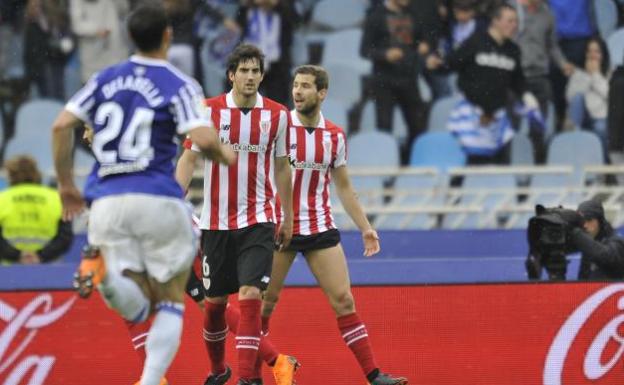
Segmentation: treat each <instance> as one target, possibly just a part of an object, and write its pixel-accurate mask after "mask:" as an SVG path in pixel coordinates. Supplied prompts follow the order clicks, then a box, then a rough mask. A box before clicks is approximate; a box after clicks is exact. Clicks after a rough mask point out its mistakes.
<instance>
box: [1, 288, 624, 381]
mask: <svg viewBox="0 0 624 385" xmlns="http://www.w3.org/2000/svg"><path fill="white" fill-rule="evenodd" d="M354 293H355V296H356V301H357V309H358V312H359V313H360V315H361V317H362V318H363V319H364V321H365V322H366V323H367V327H368V330H369V335H370V337H371V341H372V344H373V347H374V349H375V353H376V356H377V361H378V364H379V366H380V367H381V368H382V370H384V371H388V372H390V373H393V374H398V375H403V376H406V377H408V378H409V381H410V384H440V385H447V384H448V385H457V384H462V385H471V384H475V385H476V384H486V385H490V384H491V385H494V384H496V385H505V384H509V385H518V384H531V385H539V384H543V385H584V384H592V385H607V384H622V383H624V360H622V355H623V354H624V327H623V326H622V325H623V324H624V284H611V285H608V284H604V283H591V284H587V283H585V284H583V283H562V284H513V285H489V284H488V285H453V286H409V287H407V286H406V287H360V288H355V289H354ZM201 318H202V317H201V313H200V311H199V310H198V308H197V307H196V306H195V305H194V304H193V303H191V302H189V303H187V312H186V316H185V325H184V326H185V330H184V335H183V341H182V345H181V347H180V351H179V354H178V356H177V357H176V360H175V362H174V364H173V366H172V368H171V370H170V371H169V373H168V375H167V377H168V379H169V381H170V383H171V384H172V385H189V384H191V385H192V384H197V385H199V384H202V383H203V381H204V379H205V376H206V374H207V372H208V370H209V368H208V360H207V356H206V352H205V349H204V346H203V341H202V337H201V336H202V332H201V329H202V319H201ZM271 338H272V340H273V341H274V343H275V345H276V346H277V347H278V348H279V349H280V350H281V351H282V352H285V353H288V354H293V355H295V356H296V357H297V358H298V359H299V360H300V361H301V363H302V364H303V367H302V368H301V369H300V372H299V373H298V377H297V383H298V384H299V385H318V384H323V385H338V384H341V385H344V384H362V385H364V384H366V380H365V378H364V377H363V375H362V373H361V372H360V370H359V368H358V366H357V364H356V362H355V359H354V358H353V357H352V356H351V352H350V351H349V350H348V349H347V348H346V347H345V346H344V343H343V342H342V340H341V338H340V335H339V332H338V330H337V328H336V321H335V318H334V316H333V314H332V311H331V309H330V307H329V305H328V304H327V301H326V299H325V297H324V295H323V294H322V293H321V291H320V290H319V289H316V288H290V289H287V290H286V291H285V292H284V293H283V296H282V300H281V302H280V304H279V307H278V309H277V312H276V315H275V317H274V319H273V320H272V323H271ZM232 340H233V339H232V338H229V341H228V352H227V355H228V362H229V363H230V365H232V367H233V368H234V369H236V353H235V351H234V349H233V346H232ZM140 368H141V363H140V362H139V359H138V358H137V356H136V354H135V353H134V351H133V349H132V347H131V344H130V340H129V337H128V332H127V330H126V328H125V326H124V323H123V322H122V321H121V319H120V318H119V317H117V316H116V315H115V314H114V313H112V312H111V311H110V310H108V309H107V308H106V306H105V305H104V304H103V302H102V301H101V300H100V299H99V297H98V296H93V298H91V299H89V300H87V301H85V300H81V299H77V298H76V297H75V295H73V294H72V293H70V292H21V293H6V292H4V293H0V385H25V384H28V385H40V384H49V385H86V384H97V385H100V384H107V385H115V384H119V385H131V384H134V382H135V381H137V380H138V377H139V374H140ZM230 383H232V384H235V381H234V380H231V381H230ZM273 383H274V382H273V380H272V379H271V377H270V373H269V372H268V370H267V371H265V384H273Z"/></svg>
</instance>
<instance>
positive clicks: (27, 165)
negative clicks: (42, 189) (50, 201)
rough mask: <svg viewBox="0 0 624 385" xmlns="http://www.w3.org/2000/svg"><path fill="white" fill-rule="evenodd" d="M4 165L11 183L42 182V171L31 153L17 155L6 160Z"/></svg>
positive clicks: (12, 184) (13, 184)
mask: <svg viewBox="0 0 624 385" xmlns="http://www.w3.org/2000/svg"><path fill="white" fill-rule="evenodd" d="M4 167H5V168H6V170H7V174H8V177H9V185H11V186H15V185H18V184H22V183H35V184H41V172H40V171H39V168H38V167H37V161H36V160H35V159H34V158H33V157H32V156H29V155H17V156H15V157H14V158H11V159H9V160H7V161H6V163H5V164H4Z"/></svg>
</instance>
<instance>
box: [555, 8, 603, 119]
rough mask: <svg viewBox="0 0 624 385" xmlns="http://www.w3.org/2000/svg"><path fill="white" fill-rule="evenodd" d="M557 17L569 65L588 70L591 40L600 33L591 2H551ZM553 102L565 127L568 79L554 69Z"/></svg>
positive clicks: (558, 31)
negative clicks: (587, 63) (593, 16)
mask: <svg viewBox="0 0 624 385" xmlns="http://www.w3.org/2000/svg"><path fill="white" fill-rule="evenodd" d="M549 1H550V9H551V10H552V13H553V14H554V15H555V21H556V25H557V36H558V37H559V47H561V51H562V52H563V54H564V55H565V57H566V58H567V60H568V61H569V62H571V63H572V64H574V65H575V66H576V67H579V68H584V67H585V48H586V46H587V41H588V40H589V39H590V38H591V37H592V36H593V35H594V34H595V33H596V28H595V23H594V20H593V18H592V15H593V14H594V12H593V2H592V1H590V0H574V1H570V0H549ZM551 80H552V85H553V99H554V102H555V108H556V110H557V118H558V127H559V128H562V127H563V124H562V123H563V121H564V119H563V118H564V117H565V110H566V107H567V106H566V99H565V90H566V84H567V82H568V79H567V78H566V77H565V75H564V74H563V73H562V72H561V70H560V69H558V68H557V67H553V68H552V72H551Z"/></svg>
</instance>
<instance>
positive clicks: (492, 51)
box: [428, 4, 538, 164]
mask: <svg viewBox="0 0 624 385" xmlns="http://www.w3.org/2000/svg"><path fill="white" fill-rule="evenodd" d="M517 24H518V18H517V13H516V10H515V8H514V7H512V6H510V5H506V4H505V5H501V6H500V7H498V8H497V9H496V11H495V12H494V14H493V18H492V21H491V23H490V27H489V29H488V30H487V31H485V32H481V33H475V34H474V35H472V36H471V37H470V38H469V39H468V40H466V41H465V42H464V44H462V45H461V46H460V47H459V49H457V51H455V52H454V53H453V54H452V55H451V56H450V57H449V59H448V61H447V63H446V65H447V68H448V69H451V70H454V71H457V72H458V74H459V78H458V85H459V88H460V90H461V92H462V93H463V94H464V97H465V99H464V100H462V101H460V102H459V103H458V105H457V106H456V107H455V108H454V110H453V111H452V113H451V116H450V119H449V129H450V130H451V131H452V132H453V133H454V134H455V135H456V136H457V137H458V139H459V141H460V143H461V144H462V146H463V148H464V150H465V151H466V153H467V155H468V164H488V163H497V164H507V163H509V142H510V141H511V138H512V137H513V135H514V133H513V128H512V125H511V122H510V119H509V117H508V113H507V107H508V105H509V104H510V103H509V102H510V101H511V100H510V99H511V98H510V94H515V97H516V98H520V97H522V101H523V103H524V104H525V106H526V107H527V108H529V109H536V108H537V107H538V104H537V100H535V97H534V96H533V95H531V94H530V93H525V85H524V75H523V73H522V67H521V61H520V47H518V45H517V44H516V43H514V42H513V40H512V39H513V37H514V36H515V34H516V30H517ZM429 59H430V60H428V62H429V63H428V65H430V66H434V67H435V66H439V65H441V62H440V59H439V58H435V57H430V58H429Z"/></svg>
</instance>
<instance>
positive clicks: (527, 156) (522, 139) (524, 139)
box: [511, 134, 535, 166]
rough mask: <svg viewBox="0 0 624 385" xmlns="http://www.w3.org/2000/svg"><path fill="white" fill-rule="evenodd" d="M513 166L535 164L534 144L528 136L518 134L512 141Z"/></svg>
mask: <svg viewBox="0 0 624 385" xmlns="http://www.w3.org/2000/svg"><path fill="white" fill-rule="evenodd" d="M511 164H512V165H514V166H532V165H533V164H535V156H534V154H533V143H531V140H530V139H529V137H528V136H526V135H524V134H516V135H514V137H513V139H512V140H511Z"/></svg>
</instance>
